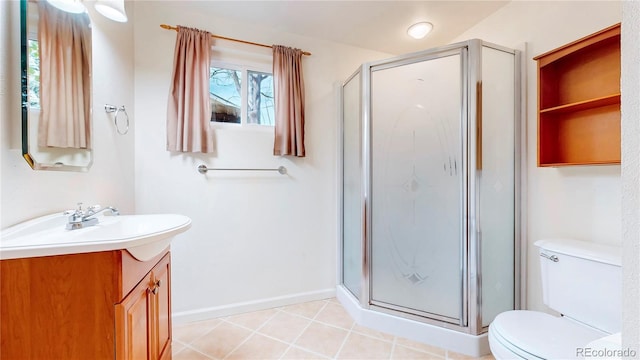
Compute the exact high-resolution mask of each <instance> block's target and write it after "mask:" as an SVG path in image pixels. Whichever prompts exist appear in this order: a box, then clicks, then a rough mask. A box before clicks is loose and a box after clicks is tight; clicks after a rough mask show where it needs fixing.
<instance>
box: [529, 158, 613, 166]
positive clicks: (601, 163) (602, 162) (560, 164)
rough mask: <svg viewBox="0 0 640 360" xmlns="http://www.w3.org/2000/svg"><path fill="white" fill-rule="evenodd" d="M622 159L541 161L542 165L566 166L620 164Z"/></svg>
mask: <svg viewBox="0 0 640 360" xmlns="http://www.w3.org/2000/svg"><path fill="white" fill-rule="evenodd" d="M620 163H621V162H620V160H601V161H584V162H557V163H540V164H539V165H538V166H540V167H564V166H580V165H620Z"/></svg>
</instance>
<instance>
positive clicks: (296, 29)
mask: <svg viewBox="0 0 640 360" xmlns="http://www.w3.org/2000/svg"><path fill="white" fill-rule="evenodd" d="M508 2H509V1H475V0H472V1H457V0H446V1H395V0H388V1H328V0H324V1H306V0H297V1H295V0H288V1H197V2H194V3H192V4H194V6H196V7H198V9H201V10H202V11H207V12H211V13H215V14H216V15H217V16H222V17H225V18H229V19H235V20H241V21H248V22H251V23H253V24H257V25H263V26H268V27H270V28H273V29H275V30H279V31H283V32H289V33H294V34H299V35H303V36H308V37H313V38H319V39H324V40H329V41H334V42H339V43H344V44H348V45H352V46H357V47H362V48H366V49H371V50H377V51H381V52H385V53H390V54H404V53H408V52H413V51H418V50H424V49H428V48H431V47H436V46H441V45H444V44H448V43H450V42H451V41H452V40H453V39H455V38H456V37H457V36H458V35H460V34H462V33H463V32H464V31H465V30H467V29H469V28H470V27H472V26H473V25H475V24H476V23H478V22H479V21H480V20H482V19H484V18H485V17H487V16H489V15H490V14H492V13H493V12H495V11H496V10H498V9H499V8H501V7H502V6H504V5H506V4H507V3H508ZM418 21H429V22H431V23H432V24H433V26H434V28H433V31H432V32H431V34H429V35H427V37H426V38H424V39H422V40H415V39H412V38H410V37H409V36H408V35H407V34H406V30H407V27H408V26H409V25H411V24H413V23H415V22H418ZM220 35H223V34H220Z"/></svg>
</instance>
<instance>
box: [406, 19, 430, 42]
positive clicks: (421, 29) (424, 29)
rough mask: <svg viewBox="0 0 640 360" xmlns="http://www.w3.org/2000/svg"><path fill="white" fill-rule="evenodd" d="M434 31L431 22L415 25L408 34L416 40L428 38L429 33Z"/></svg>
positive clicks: (410, 27)
mask: <svg viewBox="0 0 640 360" xmlns="http://www.w3.org/2000/svg"><path fill="white" fill-rule="evenodd" d="M431 29H433V24H432V23H430V22H426V21H422V22H419V23H415V24H413V25H411V26H409V28H408V29H407V34H409V36H411V37H412V38H414V39H422V38H423V37H425V36H427V34H428V33H429V32H431Z"/></svg>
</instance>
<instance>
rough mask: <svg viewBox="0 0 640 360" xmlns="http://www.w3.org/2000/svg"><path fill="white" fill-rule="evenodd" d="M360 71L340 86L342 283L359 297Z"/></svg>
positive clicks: (360, 240)
mask: <svg viewBox="0 0 640 360" xmlns="http://www.w3.org/2000/svg"><path fill="white" fill-rule="evenodd" d="M360 96H361V93H360V72H357V73H356V74H354V75H353V76H352V77H351V78H350V79H349V80H347V82H346V83H345V84H344V86H343V87H342V159H343V160H342V284H343V285H344V286H345V287H346V288H347V289H349V291H350V292H351V293H352V294H353V295H354V296H355V297H356V298H358V299H359V298H360V292H361V283H362V253H363V249H362V241H363V239H362V225H361V224H362V221H363V219H362V217H363V210H362V202H363V188H362V155H361V154H362V119H361V116H360V109H361V107H362V105H361V103H360Z"/></svg>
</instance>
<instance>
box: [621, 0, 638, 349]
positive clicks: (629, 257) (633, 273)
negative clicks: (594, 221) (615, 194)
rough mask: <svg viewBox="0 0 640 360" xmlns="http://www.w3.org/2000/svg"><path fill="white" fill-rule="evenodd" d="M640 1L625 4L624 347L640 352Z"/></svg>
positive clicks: (623, 101)
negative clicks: (639, 95) (639, 45)
mask: <svg viewBox="0 0 640 360" xmlns="http://www.w3.org/2000/svg"><path fill="white" fill-rule="evenodd" d="M639 43H640V2H636V1H625V2H624V3H623V5H622V193H623V197H622V238H623V254H624V255H623V258H622V264H623V266H624V268H623V276H624V278H623V288H624V300H623V309H622V318H623V319H624V320H623V324H622V334H623V338H622V341H623V348H631V349H635V350H636V353H640V122H639V121H638V119H640V98H639V97H638V94H640V47H638V44H639Z"/></svg>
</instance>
